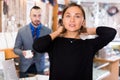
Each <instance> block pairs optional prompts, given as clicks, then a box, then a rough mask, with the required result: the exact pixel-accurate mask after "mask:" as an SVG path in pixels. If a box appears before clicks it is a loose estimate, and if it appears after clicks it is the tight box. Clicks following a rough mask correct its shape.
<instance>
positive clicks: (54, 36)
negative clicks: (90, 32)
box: [50, 26, 65, 40]
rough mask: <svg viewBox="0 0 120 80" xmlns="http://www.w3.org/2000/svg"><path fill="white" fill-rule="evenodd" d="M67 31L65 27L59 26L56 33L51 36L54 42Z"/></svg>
mask: <svg viewBox="0 0 120 80" xmlns="http://www.w3.org/2000/svg"><path fill="white" fill-rule="evenodd" d="M64 31H65V29H64V27H63V26H59V27H58V28H57V30H56V31H54V32H53V33H51V34H50V36H51V38H52V40H53V39H55V38H56V37H58V36H60V34H62V33H63V32H64Z"/></svg>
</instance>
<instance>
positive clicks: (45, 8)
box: [0, 0, 120, 80]
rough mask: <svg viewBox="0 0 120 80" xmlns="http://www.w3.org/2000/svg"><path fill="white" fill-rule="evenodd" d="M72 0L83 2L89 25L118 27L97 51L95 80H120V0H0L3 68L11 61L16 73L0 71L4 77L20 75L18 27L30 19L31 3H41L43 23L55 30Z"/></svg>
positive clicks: (0, 42) (0, 64)
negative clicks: (15, 47) (16, 47)
mask: <svg viewBox="0 0 120 80" xmlns="http://www.w3.org/2000/svg"><path fill="white" fill-rule="evenodd" d="M71 2H75V3H77V4H80V5H82V6H83V8H84V10H85V13H86V26H87V27H98V26H109V27H112V28H115V29H116V30H117V35H116V36H115V39H114V40H113V41H112V42H110V43H109V44H108V45H107V46H105V47H104V48H102V49H101V50H99V51H98V53H96V55H95V58H94V64H93V67H94V69H93V78H94V79H93V80H120V78H119V76H120V69H119V68H120V66H119V65H120V0H0V71H3V70H5V67H6V66H9V65H10V64H11V66H10V67H11V68H13V70H11V71H12V72H13V73H14V74H16V76H14V77H12V75H11V72H10V71H8V72H10V73H8V72H7V70H6V71H5V72H4V73H0V80H3V77H4V76H6V77H7V78H11V79H12V78H18V77H19V76H18V72H19V68H18V66H19V56H18V55H16V54H15V53H14V52H13V48H14V44H15V39H16V36H17V32H18V30H19V29H20V28H21V27H23V26H24V25H25V24H28V23H29V22H30V18H29V13H30V9H31V7H32V6H34V5H37V6H39V7H41V9H42V14H44V15H42V17H41V22H42V24H44V25H45V26H48V28H50V29H51V30H52V31H55V30H56V29H57V24H58V20H59V19H60V18H61V13H62V10H63V8H64V7H65V6H66V5H67V4H69V3H71ZM9 60H10V61H9ZM11 60H12V61H11ZM3 62H4V63H3ZM13 62H14V63H13ZM12 64H13V65H12ZM48 64H49V57H48V55H47V53H46V65H48ZM2 65H3V66H2ZM10 67H8V68H7V69H9V68H10ZM5 74H8V75H9V76H8V75H5ZM38 78H39V79H38ZM40 78H41V79H40ZM43 78H44V79H43ZM5 80H7V79H5ZM14 80H15V79H14ZM20 80H23V79H20ZM24 80H25V79H24ZM26 80H27V79H26ZM30 80H48V76H38V75H34V76H32V77H31V79H30Z"/></svg>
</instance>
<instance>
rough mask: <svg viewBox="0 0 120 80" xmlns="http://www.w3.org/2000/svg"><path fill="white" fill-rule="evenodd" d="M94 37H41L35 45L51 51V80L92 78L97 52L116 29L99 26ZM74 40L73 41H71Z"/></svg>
mask: <svg viewBox="0 0 120 80" xmlns="http://www.w3.org/2000/svg"><path fill="white" fill-rule="evenodd" d="M96 33H97V35H98V37H96V38H94V39H86V40H82V39H72V38H64V37H57V38H56V39H54V40H53V41H52V40H51V37H50V35H46V36H43V37H41V38H39V39H38V40H37V41H36V42H35V43H34V45H33V47H34V49H35V50H36V51H38V52H45V51H47V52H48V53H49V58H50V80H92V67H93V66H92V64H93V58H94V55H95V53H96V52H97V51H98V50H99V49H101V48H102V47H104V46H105V45H107V44H108V43H109V42H110V41H112V40H113V39H114V37H115V34H116V30H115V29H113V28H108V27H98V28H97V30H96ZM70 41H72V42H70Z"/></svg>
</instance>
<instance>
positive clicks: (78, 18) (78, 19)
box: [63, 6, 84, 32]
mask: <svg viewBox="0 0 120 80" xmlns="http://www.w3.org/2000/svg"><path fill="white" fill-rule="evenodd" d="M63 25H64V27H65V29H66V30H67V31H72V32H75V31H78V30H80V28H81V26H82V25H84V17H83V13H82V11H81V9H80V8H79V7H77V6H73V7H70V8H68V9H67V10H66V12H65V13H64V16H63Z"/></svg>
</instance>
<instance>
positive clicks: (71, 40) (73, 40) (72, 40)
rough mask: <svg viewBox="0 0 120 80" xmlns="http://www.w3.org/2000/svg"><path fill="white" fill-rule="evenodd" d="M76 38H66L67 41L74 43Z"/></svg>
mask: <svg viewBox="0 0 120 80" xmlns="http://www.w3.org/2000/svg"><path fill="white" fill-rule="evenodd" d="M76 40H77V39H70V38H68V41H69V42H70V43H74V42H75V41H76Z"/></svg>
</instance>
